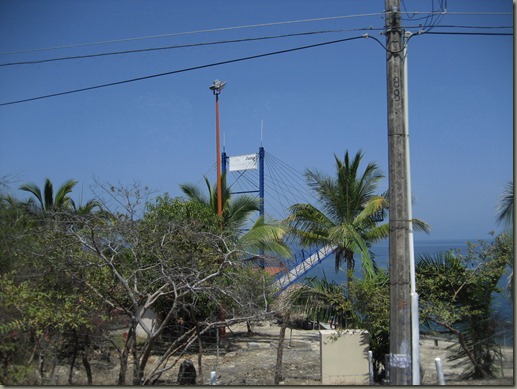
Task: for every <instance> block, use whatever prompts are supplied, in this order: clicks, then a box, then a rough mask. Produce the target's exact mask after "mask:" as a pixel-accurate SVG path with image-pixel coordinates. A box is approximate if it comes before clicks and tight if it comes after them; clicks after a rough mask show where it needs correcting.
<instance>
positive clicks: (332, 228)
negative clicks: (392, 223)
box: [287, 151, 428, 276]
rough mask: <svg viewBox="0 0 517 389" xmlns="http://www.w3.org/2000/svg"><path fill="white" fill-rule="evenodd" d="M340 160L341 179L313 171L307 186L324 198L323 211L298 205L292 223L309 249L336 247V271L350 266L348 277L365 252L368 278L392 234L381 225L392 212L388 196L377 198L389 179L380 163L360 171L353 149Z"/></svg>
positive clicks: (417, 224) (418, 226) (358, 157)
mask: <svg viewBox="0 0 517 389" xmlns="http://www.w3.org/2000/svg"><path fill="white" fill-rule="evenodd" d="M334 158H335V162H336V176H335V177H330V176H328V175H325V174H322V173H319V172H314V171H311V170H308V171H307V172H306V178H307V182H308V184H309V186H310V187H311V188H312V189H313V190H314V191H315V192H316V194H317V195H318V201H319V203H320V204H321V208H317V207H316V206H314V205H312V204H295V205H293V206H292V207H291V208H290V210H291V214H290V215H289V216H288V218H287V222H288V224H289V225H290V226H291V228H292V229H293V232H294V234H295V235H297V236H298V237H299V238H300V241H301V243H302V244H303V245H304V246H309V245H313V244H314V245H330V246H331V247H335V268H336V272H337V271H338V270H339V269H340V267H341V265H342V263H343V262H345V263H346V266H347V271H348V274H352V273H353V271H354V268H355V259H354V255H355V253H361V254H362V265H363V271H364V273H365V275H368V276H372V275H373V272H374V267H375V266H374V263H373V261H372V258H371V257H370V250H369V249H370V247H371V245H372V244H373V243H375V242H378V241H380V240H382V239H385V238H387V237H388V236H389V225H388V223H384V224H378V223H379V220H380V219H382V220H383V219H385V218H386V215H387V213H388V210H389V201H388V196H387V194H382V195H377V194H375V191H376V190H377V186H378V184H379V181H380V180H381V179H382V178H384V175H383V174H382V173H381V172H380V170H379V168H378V166H377V164H376V163H374V162H370V163H369V164H368V165H367V166H366V168H365V169H364V171H363V172H362V173H360V171H359V168H360V164H361V161H362V159H363V153H362V152H361V151H359V152H357V154H356V155H355V157H354V158H353V159H350V157H349V154H348V151H346V152H345V157H344V159H343V160H340V159H339V158H338V157H337V156H336V155H334ZM413 223H414V227H415V229H419V230H420V229H423V230H427V229H428V226H427V225H426V224H425V223H423V222H421V221H419V220H416V219H415V220H413Z"/></svg>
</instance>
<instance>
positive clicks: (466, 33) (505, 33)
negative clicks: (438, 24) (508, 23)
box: [421, 31, 513, 36]
mask: <svg viewBox="0 0 517 389" xmlns="http://www.w3.org/2000/svg"><path fill="white" fill-rule="evenodd" d="M421 35H481V36H513V34H512V33H507V32H461V31H457V32H455V31H450V32H445V31H442V32H438V31H434V32H423V33H422V34H421Z"/></svg>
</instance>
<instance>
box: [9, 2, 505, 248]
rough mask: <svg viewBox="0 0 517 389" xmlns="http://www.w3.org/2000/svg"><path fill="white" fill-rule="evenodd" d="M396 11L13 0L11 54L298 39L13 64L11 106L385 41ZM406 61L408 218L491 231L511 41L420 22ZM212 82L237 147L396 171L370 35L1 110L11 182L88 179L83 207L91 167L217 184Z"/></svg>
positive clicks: (499, 14) (492, 10)
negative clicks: (359, 159) (349, 159)
mask: <svg viewBox="0 0 517 389" xmlns="http://www.w3.org/2000/svg"><path fill="white" fill-rule="evenodd" d="M402 5H403V11H406V13H404V15H403V20H402V24H403V26H404V27H406V29H407V30H408V31H410V32H412V33H416V32H418V31H419V30H422V29H428V27H430V26H431V25H433V26H434V28H433V29H431V30H430V31H431V32H483V33H501V32H503V33H509V32H512V30H511V29H510V28H505V29H501V28H492V29H488V28H467V27H474V26H475V27H501V26H512V25H513V16H512V15H511V14H512V12H513V4H512V1H509V0H491V1H475V0H448V1H444V0H440V1H438V0H434V1H433V0H418V1H417V0H405V1H403V2H402ZM445 5H446V7H447V12H446V14H444V15H442V16H440V17H439V16H438V15H436V14H435V15H434V17H430V15H429V13H430V12H432V11H433V10H434V11H439V10H440V7H441V6H445ZM383 13H384V1H383V0H365V1H356V0H320V1H313V0H284V1H276V0H261V1H258V0H255V1H252V0H247V1H242V0H224V1H223V0H203V1H201V0H188V1H187V0H184V1H180V0H177V1H176V0H174V1H170V0H146V1H141V0H139V1H137V0H128V1H120V0H91V1H79V0H66V1H65V0H46V1H39V0H1V1H0V53H1V55H0V64H8V63H19V62H30V61H36V60H43V59H55V58H62V57H71V56H83V55H88V54H97V53H113V52H119V51H130V50H141V49H149V48H160V47H168V46H177V45H192V44H199V43H207V42H220V41H229V40H242V39H249V38H264V37H273V36H279V35H289V34H291V35H292V34H296V35H295V36H289V37H278V38H274V39H262V40H251V41H250V40H248V41H245V42H233V43H224V44H218V45H202V46H189V47H183V48H176V49H167V50H155V51H145V52H139V53H127V54H123V55H110V56H101V57H92V58H83V59H69V60H59V61H52V62H43V63H35V64H18V65H10V66H0V104H4V103H9V102H14V101H18V100H24V99H30V98H34V97H39V96H46V95H51V94H55V93H61V92H68V91H73V90H77V89H82V88H89V87H93V86H99V85H103V84H110V83H114V82H119V81H124V80H130V79H135V78H140V77H145V76H150V75H157V74H161V73H169V72H174V71H178V70H183V69H189V68H194V67H200V66H203V65H209V64H214V63H218V62H223V61H229V60H233V59H242V58H245V57H249V56H255V55H259V54H266V53H272V52H276V51H282V50H287V49H292V48H296V47H301V46H307V45H312V44H317V43H322V42H330V41H334V40H342V39H347V38H355V37H359V36H361V35H363V34H365V33H368V34H370V36H372V37H375V38H377V39H379V40H380V43H382V44H384V43H385V38H384V36H383V35H382V34H381V32H382V30H383V27H384V14H383ZM280 22H290V23H280ZM459 26H463V27H462V28H459ZM235 27H240V28H235ZM370 28H371V29H370ZM364 29H370V30H368V31H365V30H364ZM330 31H332V32H330ZM309 32H318V33H314V34H306V33H309ZM186 33H188V34H186ZM302 33H304V34H303V35H299V34H302ZM157 36H159V37H157ZM151 37H153V38H151ZM133 38H142V39H133ZM143 38H146V39H143ZM107 41H111V43H105V42H107ZM99 42H104V43H102V44H101V43H99ZM90 43H98V44H95V45H91V44H90ZM85 44H89V45H85ZM62 46H73V47H68V48H60V49H56V47H62ZM37 49H48V50H37ZM50 49H52V50H50ZM408 56H409V58H408V61H409V66H408V78H409V82H408V96H409V125H410V149H411V173H412V192H413V194H414V197H415V199H416V203H415V205H414V207H413V215H414V216H415V217H418V218H420V219H423V220H425V221H427V222H428V223H429V224H430V225H431V227H432V233H431V236H430V237H431V238H434V239H442V238H487V233H488V231H490V230H494V229H497V226H496V224H495V214H496V211H495V208H496V205H497V204H498V201H499V196H500V194H501V193H502V191H503V190H504V187H505V185H506V183H507V182H509V181H511V180H512V179H513V37H512V36H479V35H468V36H467V35H438V34H436V35H431V34H422V35H417V36H414V37H413V38H411V39H410V41H409V45H408ZM215 79H220V80H225V81H228V84H227V86H226V87H225V89H224V90H223V92H222V94H221V96H220V111H221V132H222V133H224V143H225V146H226V151H227V152H228V154H229V155H242V154H249V153H254V152H256V151H257V150H258V147H259V146H260V141H261V139H260V138H261V127H263V139H262V141H263V146H264V148H265V149H266V151H267V152H268V153H271V154H273V155H274V156H276V157H278V158H279V159H281V160H282V161H283V162H285V163H286V164H288V165H289V166H291V167H293V168H295V169H297V170H299V171H300V172H303V171H304V170H305V169H307V168H310V169H318V170H320V171H323V172H328V173H329V174H331V173H333V171H334V157H333V156H334V154H337V155H338V156H340V157H341V158H342V157H343V155H344V153H345V150H349V152H350V153H351V154H355V153H356V152H357V151H358V150H360V149H361V150H362V151H363V152H364V154H365V157H364V160H365V163H366V162H369V161H375V162H377V163H378V164H379V166H380V168H381V169H382V171H383V172H384V173H385V175H386V176H387V175H388V145H387V98H386V95H387V93H386V52H385V50H384V48H383V47H382V45H381V44H379V42H377V41H375V40H374V39H366V38H361V39H354V40H348V41H343V42H340V43H335V44H329V45H325V46H321V47H314V48H310V49H305V50H299V51H294V52H289V53H284V54H277V55H271V56H266V57H262V58H257V59H252V60H246V61H238V62H233V63H228V64H224V65H219V66H211V67H205V68H201V69H196V70H190V71H184V72H179V73H174V74H169V75H166V76H161V77H155V78H150V79H146V80H142V81H136V82H131V83H125V84H121V85H115V86H111V87H105V88H100V89H94V90H89V91H84V92H80V93H73V94H67V95H62V96H57V97H51V98H44V99H38V100H34V101H29V102H24V103H18V104H11V105H3V106H0V134H1V136H2V138H1V143H0V176H10V177H14V178H16V179H17V181H15V182H14V183H12V185H11V191H12V193H13V194H15V195H17V196H19V197H22V198H24V197H25V196H26V194H24V193H23V192H20V191H19V190H17V187H18V186H19V185H21V184H23V183H26V182H34V183H36V184H38V185H40V186H42V185H43V183H44V180H45V177H49V178H50V179H51V180H52V182H53V183H54V184H55V186H58V185H60V184H62V183H63V182H64V181H65V180H67V179H70V178H73V179H77V180H79V184H78V185H77V187H76V189H75V191H74V193H75V197H76V199H79V196H81V195H82V198H83V200H84V201H85V200H86V199H88V198H89V196H91V192H90V186H91V185H92V184H93V183H94V177H95V178H97V179H98V180H99V181H101V182H110V183H114V184H117V183H121V184H123V185H129V184H131V183H133V182H134V181H136V180H139V181H140V182H141V183H142V184H144V185H147V186H149V187H151V188H153V189H156V190H157V191H158V193H163V192H168V193H170V194H171V195H173V196H177V195H180V194H181V192H180V189H179V185H180V184H182V183H200V182H201V181H200V180H201V178H202V176H203V175H204V174H208V176H209V177H210V178H211V180H212V181H213V180H214V177H215V170H214V169H212V170H211V168H212V167H213V165H214V163H215V158H216V153H215V108H214V106H215V104H214V101H215V99H214V96H213V95H212V93H211V92H210V90H209V86H210V85H211V84H212V82H213V81H214V80H215ZM201 186H203V184H202V183H201ZM387 187H388V180H387V178H386V179H385V180H384V181H383V183H382V186H381V188H380V190H381V191H384V190H386V189H387ZM267 195H268V194H267V193H266V196H267ZM84 201H83V202H84ZM416 238H417V239H418V238H425V237H424V236H420V235H418V236H417V237H416Z"/></svg>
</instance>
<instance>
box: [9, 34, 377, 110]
mask: <svg viewBox="0 0 517 389" xmlns="http://www.w3.org/2000/svg"><path fill="white" fill-rule="evenodd" d="M366 37H368V35H361V36H356V37H352V38H344V39H338V40H334V41H328V42H322V43H315V44H312V45H306V46H300V47H295V48H292V49H285V50H279V51H273V52H269V53H264V54H257V55H252V56H248V57H242V58H236V59H230V60H226V61H220V62H214V63H210V64H205V65H199V66H193V67H190V68H185V69H180V70H173V71H170V72H165V73H158V74H151V75H148V76H143V77H136V78H131V79H128V80H122V81H115V82H110V83H107V84H101V85H95V86H90V87H86V88H79V89H74V90H70V91H66V92H58V93H52V94H48V95H43V96H37V97H31V98H28V99H22V100H16V101H9V102H6V103H0V107H3V106H6V105H13V104H19V103H26V102H29V101H35V100H42V99H47V98H50V97H57V96H64V95H69V94H73V93H79V92H86V91H90V90H94V89H101V88H107V87H110V86H115V85H122V84H129V83H132V82H136V81H143V80H149V79H151V78H157V77H163V76H169V75H172V74H178V73H184V72H189V71H193V70H199V69H205V68H209V67H214V66H219V65H226V64H230V63H235V62H242V61H247V60H251V59H257V58H263V57H269V56H273V55H278V54H285V53H291V52H294V51H300V50H305V49H310V48H314V47H321V46H327V45H332V44H336V43H341V42H347V41H352V40H356V39H361V38H366Z"/></svg>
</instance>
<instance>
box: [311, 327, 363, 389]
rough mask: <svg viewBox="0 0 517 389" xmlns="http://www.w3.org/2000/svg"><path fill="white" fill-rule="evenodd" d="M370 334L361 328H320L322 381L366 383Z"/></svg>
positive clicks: (324, 382)
mask: <svg viewBox="0 0 517 389" xmlns="http://www.w3.org/2000/svg"><path fill="white" fill-rule="evenodd" d="M369 343H370V336H369V334H368V331H364V330H343V331H336V330H321V331H320V352H321V384H322V385H369V383H370V378H369V365H368V350H369V348H370V346H369Z"/></svg>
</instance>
